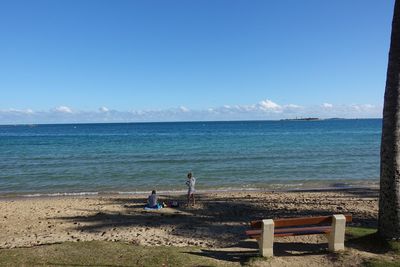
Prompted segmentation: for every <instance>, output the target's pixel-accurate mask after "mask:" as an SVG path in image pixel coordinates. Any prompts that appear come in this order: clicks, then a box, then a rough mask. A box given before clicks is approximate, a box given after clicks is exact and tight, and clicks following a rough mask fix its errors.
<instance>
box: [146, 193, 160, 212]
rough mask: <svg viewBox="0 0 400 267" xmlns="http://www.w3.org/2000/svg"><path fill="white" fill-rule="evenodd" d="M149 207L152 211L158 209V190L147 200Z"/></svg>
mask: <svg viewBox="0 0 400 267" xmlns="http://www.w3.org/2000/svg"><path fill="white" fill-rule="evenodd" d="M147 207H148V208H151V209H156V208H158V203H157V193H156V190H153V191H151V195H150V196H149V197H148V198H147Z"/></svg>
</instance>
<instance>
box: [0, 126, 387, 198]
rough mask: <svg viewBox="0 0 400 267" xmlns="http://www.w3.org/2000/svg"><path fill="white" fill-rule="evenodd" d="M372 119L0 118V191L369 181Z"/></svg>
mask: <svg viewBox="0 0 400 267" xmlns="http://www.w3.org/2000/svg"><path fill="white" fill-rule="evenodd" d="M381 124H382V120H381V119H362V120H356V119H355V120H319V121H235V122H170V123H113V124H54V125H3V126H0V195H3V196H7V195H25V196H35V195H37V196H39V195H68V194H71V195H73V194H101V193H120V194H124V193H139V192H148V191H150V190H152V189H156V190H158V191H184V190H186V186H185V181H186V174H187V172H189V171H191V172H193V174H194V176H195V177H196V178H197V183H196V189H197V190H254V189H268V190H275V189H301V188H320V187H348V186H364V185H368V186H369V185H375V184H377V183H378V180H379V153H380V136H381Z"/></svg>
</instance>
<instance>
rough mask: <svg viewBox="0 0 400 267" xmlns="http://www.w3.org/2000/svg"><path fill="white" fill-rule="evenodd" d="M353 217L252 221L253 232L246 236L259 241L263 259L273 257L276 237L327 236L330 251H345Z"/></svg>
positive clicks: (247, 233) (247, 232) (337, 215)
mask: <svg viewBox="0 0 400 267" xmlns="http://www.w3.org/2000/svg"><path fill="white" fill-rule="evenodd" d="M351 221H352V216H351V215H342V214H336V215H332V216H319V217H302V218H286V219H276V220H272V219H267V220H261V221H252V222H251V223H250V225H251V227H252V230H247V231H246V235H247V236H249V237H250V238H253V239H257V240H258V243H259V247H260V253H261V255H262V256H263V257H270V256H273V244H274V237H275V236H277V237H279V236H298V235H316V234H325V235H327V237H328V244H329V250H330V251H339V250H343V249H344V232H345V227H346V222H351Z"/></svg>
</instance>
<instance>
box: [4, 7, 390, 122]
mask: <svg viewBox="0 0 400 267" xmlns="http://www.w3.org/2000/svg"><path fill="white" fill-rule="evenodd" d="M393 5H394V1H393V0H385V1H377V0H351V1H350V0H336V1H321V0H303V1H296V0H275V1H272V0H268V1H267V0H263V1H253V0H252V1H245V0H243V1H234V0H226V1H222V0H209V1H207V0H203V1H165V0H162V1H161V0H160V1H151V0H150V1H84V0H82V1H61V0H60V1H40V0H39V1H18V0H16V1H1V2H0V33H1V34H0V92H1V97H0V123H41V122H79V121H82V122H88V121H93V122H98V121H159V120H202V119H204V120H208V119H227V120H229V119H278V118H285V117H293V116H321V117H335V116H340V117H380V116H381V108H382V102H383V91H384V86H385V78H386V67H387V54H388V48H389V41H390V30H391V20H392V13H393Z"/></svg>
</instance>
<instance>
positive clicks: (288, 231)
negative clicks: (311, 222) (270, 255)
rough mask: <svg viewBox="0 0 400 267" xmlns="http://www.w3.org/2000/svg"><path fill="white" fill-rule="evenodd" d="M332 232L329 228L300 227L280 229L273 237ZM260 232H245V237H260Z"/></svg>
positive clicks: (275, 231) (276, 230)
mask: <svg viewBox="0 0 400 267" xmlns="http://www.w3.org/2000/svg"><path fill="white" fill-rule="evenodd" d="M331 231H332V227H331V226H317V227H302V228H280V229H275V230H274V236H277V237H278V236H296V235H312V234H328V233H330V232H331ZM261 234H262V230H247V231H246V235H248V236H250V237H251V238H256V239H257V238H259V237H261Z"/></svg>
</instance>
